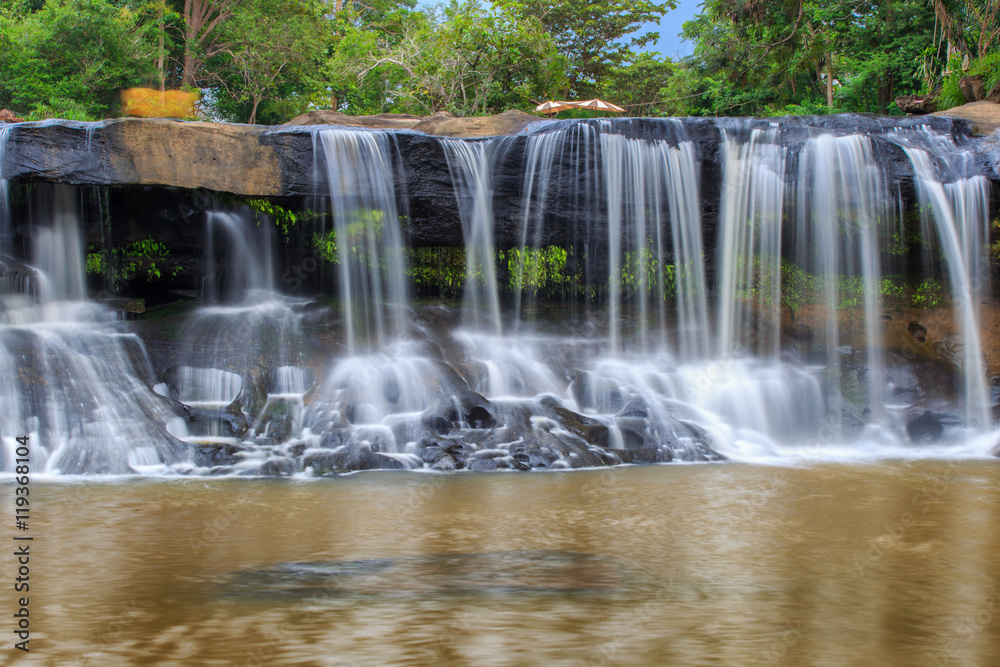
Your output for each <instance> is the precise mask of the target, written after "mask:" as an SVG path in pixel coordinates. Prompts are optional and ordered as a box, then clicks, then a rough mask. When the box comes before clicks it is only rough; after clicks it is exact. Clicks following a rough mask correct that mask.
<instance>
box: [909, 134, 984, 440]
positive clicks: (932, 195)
mask: <svg viewBox="0 0 1000 667" xmlns="http://www.w3.org/2000/svg"><path fill="white" fill-rule="evenodd" d="M904 150H905V151H906V154H907V155H908V156H909V158H910V160H911V162H912V163H913V169H914V172H915V177H916V181H917V193H918V195H919V197H920V201H921V203H922V204H925V205H927V206H929V207H930V209H931V211H933V224H934V229H935V230H936V231H937V235H938V238H939V240H940V242H941V248H942V251H943V253H944V257H945V265H946V268H947V271H948V278H949V282H950V283H951V290H952V308H953V309H954V311H955V313H956V315H957V317H958V320H959V322H960V323H961V332H962V336H963V339H964V346H963V347H964V349H963V353H964V354H963V356H964V362H965V363H964V364H963V368H962V370H963V373H964V383H965V419H966V423H967V424H969V426H972V427H982V426H984V425H987V424H990V423H991V422H992V420H991V419H990V416H989V403H988V396H989V392H988V391H987V388H986V368H985V364H984V363H983V350H982V345H981V344H980V338H979V318H978V316H977V310H978V302H979V300H980V298H981V295H982V294H983V292H984V288H983V287H982V285H981V282H982V281H980V280H978V279H977V278H978V276H977V273H976V272H977V270H978V267H979V263H978V262H979V257H980V256H981V254H982V252H983V250H982V246H983V245H984V243H983V242H984V241H985V239H986V238H988V235H987V234H988V232H984V231H982V230H988V224H989V218H988V216H985V215H983V214H985V213H986V212H987V211H988V207H986V206H984V205H983V202H985V201H986V199H987V196H986V194H985V192H984V190H985V187H986V183H985V179H983V180H982V181H979V182H978V183H976V182H969V179H965V182H964V183H962V184H953V185H951V187H946V186H945V185H944V184H942V183H941V181H940V180H939V179H938V175H937V171H936V169H935V167H934V164H933V162H932V161H931V157H930V155H929V154H928V153H927V151H925V150H922V149H920V148H916V147H913V146H909V145H907V146H905V148H904ZM970 195H971V196H970ZM959 214H964V215H961V216H960V215H959ZM925 219H926V216H925ZM977 245H978V247H975V246H977ZM970 246H973V247H970ZM970 262H975V263H971V264H970ZM987 275H988V274H987Z"/></svg>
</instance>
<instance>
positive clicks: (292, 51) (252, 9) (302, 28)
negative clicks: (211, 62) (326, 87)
mask: <svg viewBox="0 0 1000 667" xmlns="http://www.w3.org/2000/svg"><path fill="white" fill-rule="evenodd" d="M322 10H323V6H322V5H321V4H320V3H317V2H312V1H311V0H291V1H289V0H245V2H244V3H243V4H242V5H241V6H240V8H239V9H238V10H237V11H236V12H235V13H234V14H233V16H232V17H231V18H230V19H229V21H227V23H226V25H225V26H224V28H223V29H222V30H220V32H219V35H220V43H222V44H224V46H222V47H220V48H221V51H220V54H219V55H220V61H221V62H220V63H219V75H218V78H219V80H220V82H221V83H222V85H223V86H224V88H225V90H226V92H227V93H228V94H229V95H231V96H232V97H233V98H235V99H236V100H238V101H239V102H243V103H248V104H250V115H249V119H248V122H249V123H250V124H254V123H255V122H256V120H257V110H258V108H259V107H260V104H261V102H263V101H264V100H268V99H274V98H276V97H278V96H279V95H280V94H281V93H282V92H283V91H282V88H283V87H284V88H286V89H287V87H288V86H289V85H292V84H294V83H298V84H302V85H303V86H308V85H309V83H310V81H311V80H312V79H314V78H315V76H316V74H317V73H318V72H319V63H320V60H321V56H322V54H323V50H324V48H325V42H324V37H325V30H324V25H323V16H322ZM284 92H287V90H286V91H284Z"/></svg>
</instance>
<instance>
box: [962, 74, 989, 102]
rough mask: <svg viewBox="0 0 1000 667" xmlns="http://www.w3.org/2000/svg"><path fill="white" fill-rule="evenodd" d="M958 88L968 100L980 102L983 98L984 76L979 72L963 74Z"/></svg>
mask: <svg viewBox="0 0 1000 667" xmlns="http://www.w3.org/2000/svg"><path fill="white" fill-rule="evenodd" d="M958 89H959V90H961V91H962V95H963V96H964V97H965V99H966V101H968V102H979V101H980V100H982V99H983V77H982V76H981V75H979V74H970V75H968V76H963V77H962V78H961V79H959V80H958Z"/></svg>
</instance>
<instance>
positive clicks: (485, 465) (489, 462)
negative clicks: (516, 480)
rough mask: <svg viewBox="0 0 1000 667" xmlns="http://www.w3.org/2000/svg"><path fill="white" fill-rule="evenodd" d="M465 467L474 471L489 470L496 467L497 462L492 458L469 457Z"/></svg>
mask: <svg viewBox="0 0 1000 667" xmlns="http://www.w3.org/2000/svg"><path fill="white" fill-rule="evenodd" d="M466 467H467V468H468V469H469V470H473V471H476V472H489V471H491V470H496V469H497V462H496V461H494V460H493V459H471V460H469V461H468V463H467V464H466Z"/></svg>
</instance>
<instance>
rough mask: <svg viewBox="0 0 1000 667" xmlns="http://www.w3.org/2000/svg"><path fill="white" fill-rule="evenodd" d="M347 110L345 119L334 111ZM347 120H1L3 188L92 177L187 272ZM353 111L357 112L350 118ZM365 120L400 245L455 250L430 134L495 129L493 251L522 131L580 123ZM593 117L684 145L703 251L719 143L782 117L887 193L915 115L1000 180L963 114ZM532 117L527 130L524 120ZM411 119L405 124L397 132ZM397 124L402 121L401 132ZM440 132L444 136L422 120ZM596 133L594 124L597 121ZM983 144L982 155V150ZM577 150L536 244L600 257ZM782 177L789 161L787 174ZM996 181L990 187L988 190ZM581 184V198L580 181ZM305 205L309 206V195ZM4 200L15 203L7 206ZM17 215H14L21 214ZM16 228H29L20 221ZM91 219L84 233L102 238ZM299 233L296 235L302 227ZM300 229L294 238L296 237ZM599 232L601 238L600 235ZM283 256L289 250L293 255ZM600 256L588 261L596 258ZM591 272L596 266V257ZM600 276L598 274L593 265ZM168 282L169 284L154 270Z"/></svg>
mask: <svg viewBox="0 0 1000 667" xmlns="http://www.w3.org/2000/svg"><path fill="white" fill-rule="evenodd" d="M345 118H346V117H345ZM345 118H341V117H340V116H336V117H333V118H330V117H327V116H322V115H318V116H317V115H313V116H311V117H309V118H305V119H299V123H303V124H295V125H291V124H290V125H286V126H279V127H260V126H246V125H225V124H215V123H189V122H180V121H171V120H162V119H154V120H139V119H116V120H109V121H104V122H101V123H79V122H69V121H45V122H41V123H20V124H17V125H14V126H13V130H12V131H11V132H10V133H9V135H8V139H7V145H6V150H5V151H4V153H3V156H4V163H3V164H2V165H0V167H2V169H3V176H4V177H5V178H7V179H9V180H11V182H12V183H13V184H15V185H17V184H20V185H22V186H23V185H30V184H32V183H37V182H59V183H69V184H77V185H89V186H103V187H106V188H108V190H107V192H108V193H109V194H108V195H107V208H108V211H107V215H105V216H104V217H107V218H108V219H109V221H110V228H109V230H106V231H109V232H110V234H111V235H112V237H113V238H114V239H115V240H116V242H118V243H126V242H131V241H135V240H140V239H143V238H146V237H147V236H151V237H152V238H154V239H156V240H159V241H160V242H162V243H165V244H166V245H167V246H168V247H170V248H171V251H172V253H173V257H174V258H175V259H176V261H177V262H179V263H180V264H182V265H183V266H184V268H185V273H186V274H190V275H198V272H199V270H200V268H201V266H200V265H201V263H203V262H204V248H203V246H204V232H203V222H204V215H203V213H204V211H206V210H209V209H211V208H212V207H213V206H215V205H216V202H217V200H218V199H219V198H223V199H226V198H228V199H230V203H232V200H233V199H234V198H236V199H237V201H243V199H240V198H247V197H252V198H262V199H266V200H267V201H269V202H271V203H277V204H279V205H281V206H282V207H284V208H286V209H288V210H291V211H301V210H303V209H305V208H307V207H308V206H310V205H314V206H318V204H316V203H315V201H314V200H312V199H310V198H314V197H316V196H323V195H325V194H327V191H326V184H325V182H324V180H323V178H322V176H321V175H320V174H321V173H322V169H323V165H322V160H323V158H322V156H321V155H317V150H316V146H317V141H316V132H317V126H314V125H313V126H311V125H308V124H305V123H314V122H327V121H331V120H332V121H336V122H346V120H345ZM355 120H356V119H355ZM363 120H364V122H363V123H361V125H362V126H363V127H361V128H359V129H358V130H357V131H372V129H373V128H385V127H395V128H397V129H392V130H389V131H390V132H391V137H392V146H393V150H392V160H393V162H394V165H393V167H394V173H395V178H396V183H395V191H396V193H397V197H398V198H399V199H400V209H401V211H405V215H406V220H405V223H404V233H405V235H406V243H407V244H408V245H410V246H414V247H449V246H450V247H457V246H462V245H463V244H464V239H463V234H462V225H461V220H460V217H459V210H460V205H461V202H460V201H458V199H456V194H455V189H454V185H453V181H452V175H451V173H450V171H449V168H448V163H447V160H446V157H445V151H444V147H443V144H442V142H445V141H454V140H457V139H456V137H469V136H471V137H482V136H483V135H484V134H488V135H499V138H495V139H489V140H487V139H475V138H474V139H465V140H468V141H491V142H492V144H491V146H492V148H491V151H492V152H491V156H492V157H491V164H492V169H493V172H492V186H493V191H494V197H493V206H494V211H493V213H494V242H495V244H496V246H498V247H499V248H501V249H505V248H510V247H515V246H517V245H518V244H519V243H520V241H521V230H520V225H521V221H522V216H523V211H522V208H521V206H522V194H523V192H522V191H523V187H524V183H523V181H524V165H525V161H526V158H527V155H526V151H527V150H528V148H529V144H530V141H531V138H532V137H538V136H539V135H541V134H544V133H549V132H561V131H566V130H567V128H571V127H573V126H574V124H576V126H579V125H580V124H581V121H549V120H543V119H538V118H535V117H532V116H528V115H526V114H520V113H507V114H501V115H499V116H495V117H492V118H486V119H458V118H451V117H447V116H443V115H442V116H439V117H438V116H436V117H431V118H429V119H420V118H416V117H399V118H396V117H393V118H388V117H371V118H368V119H363ZM585 123H589V124H590V125H591V127H593V128H607V127H609V123H613V126H614V132H615V133H616V134H621V135H624V136H625V137H628V138H641V139H646V140H649V139H658V140H662V141H665V142H667V143H668V144H671V145H676V144H677V142H679V141H681V140H685V141H691V142H693V143H694V145H695V148H696V153H697V158H698V161H699V164H700V179H699V187H700V192H699V201H700V206H701V221H702V227H703V236H704V238H705V241H706V244H705V249H706V257H707V258H708V257H710V256H711V254H712V251H713V249H714V244H715V241H714V238H715V230H716V227H717V218H718V203H719V199H720V197H719V190H720V186H721V181H722V171H723V165H722V152H721V142H722V139H723V137H724V135H725V134H726V133H734V132H752V131H753V130H767V129H769V128H772V127H774V126H775V124H776V123H780V127H781V137H782V142H783V143H784V144H785V145H786V147H787V150H788V151H789V155H790V156H791V157H790V159H791V162H790V164H792V165H794V161H795V155H796V154H797V151H799V150H801V147H802V146H803V145H804V143H805V141H806V140H807V139H808V138H809V137H810V136H815V134H816V133H817V132H818V131H829V132H834V133H842V134H850V133H858V132H860V133H864V134H866V135H868V136H869V137H870V138H871V142H872V146H873V151H874V154H875V156H876V159H877V160H878V162H879V163H880V164H881V166H882V167H883V168H884V170H885V173H886V176H887V178H888V179H889V181H890V182H891V183H892V189H893V191H894V192H898V193H899V195H900V197H901V199H902V201H903V202H904V205H906V206H913V203H914V201H915V195H914V188H913V174H912V167H911V165H910V162H909V160H908V159H907V157H906V155H905V154H904V152H903V150H902V149H901V148H900V147H899V146H898V145H897V144H896V143H893V142H892V141H889V140H886V139H885V138H884V135H885V134H886V133H887V132H890V131H892V130H893V129H894V128H895V127H897V126H917V125H919V126H926V127H929V128H933V129H935V130H937V131H942V132H948V133H950V134H951V135H952V136H954V137H956V140H957V141H958V142H959V143H962V144H973V145H982V146H983V147H984V149H983V151H981V154H980V158H981V162H982V165H983V167H984V170H985V171H986V173H987V174H988V175H989V177H990V178H992V179H994V180H1000V178H998V176H997V174H996V172H995V171H994V167H993V160H992V156H993V154H994V153H995V150H993V149H992V148H991V147H992V144H991V143H990V140H989V139H988V138H987V139H976V138H975V137H974V136H973V135H972V133H971V129H970V127H969V125H968V124H967V123H966V122H965V121H962V120H958V119H953V118H943V117H922V118H900V119H898V120H897V119H894V120H893V122H892V123H887V122H886V121H885V119H882V118H880V117H875V116H866V115H840V116H829V117H789V118H783V119H757V120H752V119H703V118H685V119H680V120H679V121H677V120H675V121H667V120H664V119H614V120H613V121H608V120H604V119H602V120H595V121H586V122H585ZM529 125H530V126H531V127H530V131H529V132H528V133H526V132H524V131H522V130H523V129H524V128H525V127H528V126H529ZM407 126H409V127H410V129H406V127H407ZM400 128H402V129H400ZM420 128H423V129H424V130H427V131H428V132H435V133H438V134H441V135H447V137H448V138H444V137H442V136H436V135H434V134H428V133H427V132H423V131H420ZM602 131H603V130H602ZM990 151H992V152H990ZM579 160H580V156H579V153H574V152H573V151H570V150H565V151H561V152H559V153H558V154H557V155H556V157H555V158H554V161H553V165H552V173H553V174H556V173H558V174H559V177H558V178H556V179H555V180H554V181H553V182H552V183H551V184H550V186H549V188H550V196H549V197H548V202H547V203H546V208H545V217H544V225H543V228H542V230H541V238H540V241H541V243H542V245H559V246H563V247H568V246H572V245H574V244H580V243H584V242H590V243H596V244H597V245H593V246H592V247H590V248H589V250H590V251H591V256H593V257H598V258H599V257H603V256H606V255H607V253H606V250H605V248H606V246H603V245H602V244H606V243H607V241H606V238H604V237H601V238H598V239H597V240H596V241H595V240H594V237H592V236H588V235H590V234H591V230H594V229H603V228H604V226H606V224H607V223H606V210H607V207H606V200H605V199H604V198H603V197H604V195H603V194H602V193H601V192H600V190H601V188H599V187H598V188H595V186H594V184H595V183H597V184H600V183H601V182H602V180H603V176H602V170H603V164H602V161H601V156H600V152H599V151H598V152H595V153H594V156H593V158H592V160H591V162H590V163H589V166H587V167H586V168H580V167H579V166H578V163H579ZM786 178H787V179H788V181H789V184H791V183H792V181H794V179H795V178H796V173H795V169H794V168H790V169H789V170H788V172H787V173H786ZM998 190H1000V188H994V192H995V193H996V192H997V191H998ZM583 191H586V192H590V193H591V194H590V195H588V196H587V197H581V196H580V195H579V193H580V192H583ZM311 202H312V203H311ZM15 206H16V204H15ZM22 217H23V216H22ZM21 233H22V236H24V235H27V234H30V232H29V231H28V230H26V229H22V230H21ZM102 233H103V232H102V230H101V229H100V228H99V227H98V226H95V225H92V226H91V228H90V229H88V241H90V242H97V241H100V239H102V238H103V237H102ZM303 233H304V232H303ZM300 236H301V235H300ZM602 239H603V240H602ZM306 243H307V239H304V238H296V234H295V232H294V230H293V233H292V235H291V237H290V239H289V241H288V244H289V248H288V249H286V250H285V251H283V252H284V253H285V255H286V256H287V257H290V258H291V257H295V256H301V252H302V249H303V248H304V247H305V244H306ZM293 261H294V260H293ZM596 261H598V262H600V259H598V260H596ZM596 270H597V272H598V273H603V271H602V270H601V267H596ZM605 275H606V274H605ZM160 282H161V283H163V284H164V285H166V286H168V287H170V288H175V289H176V288H179V287H180V286H181V285H180V284H179V283H177V282H176V281H174V282H173V283H171V280H170V279H169V278H167V277H164V278H163V279H162V280H161V281H160Z"/></svg>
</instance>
